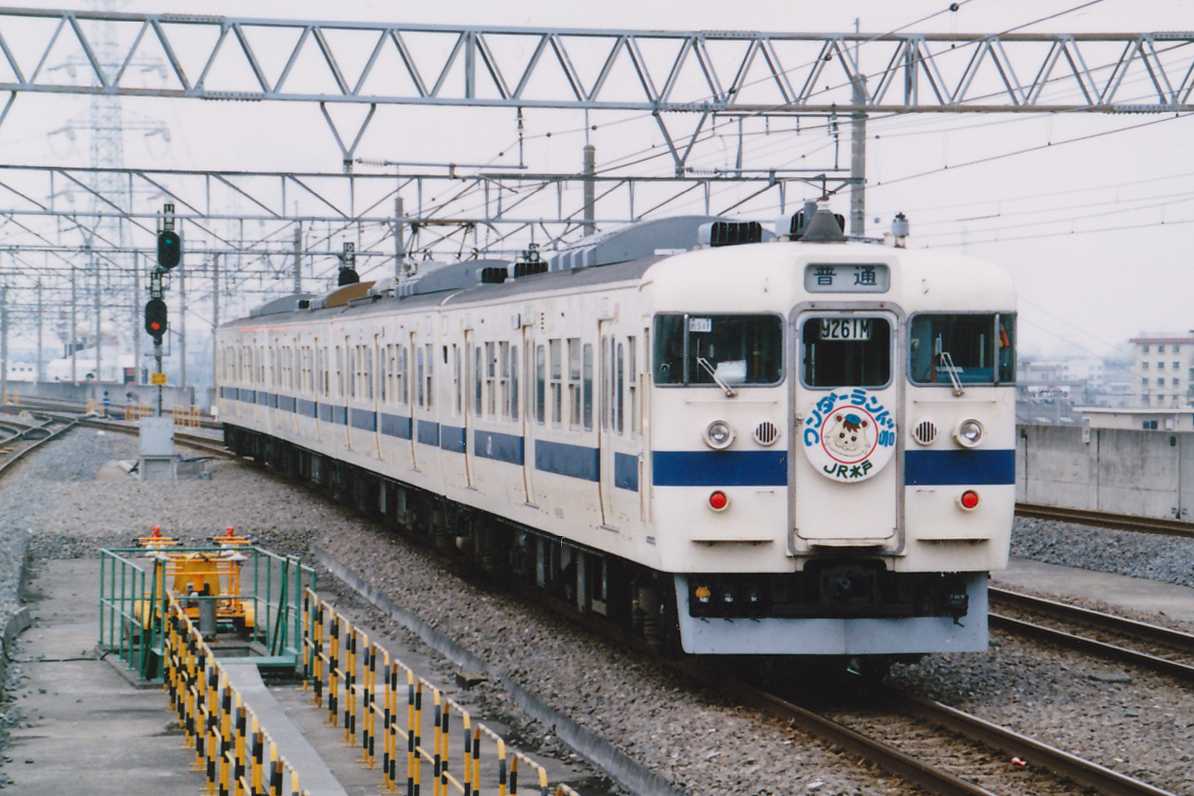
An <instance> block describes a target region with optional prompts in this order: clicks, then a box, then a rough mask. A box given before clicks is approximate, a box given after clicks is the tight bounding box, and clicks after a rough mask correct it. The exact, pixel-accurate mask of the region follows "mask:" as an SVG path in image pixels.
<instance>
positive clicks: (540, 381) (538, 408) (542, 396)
mask: <svg viewBox="0 0 1194 796" xmlns="http://www.w3.org/2000/svg"><path fill="white" fill-rule="evenodd" d="M546 392H547V356H546V355H545V353H544V351H543V346H542V345H539V346H536V347H535V422H537V423H538V424H539V425H543V422H544V415H545V414H546V411H547V400H546Z"/></svg>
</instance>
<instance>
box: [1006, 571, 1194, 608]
mask: <svg viewBox="0 0 1194 796" xmlns="http://www.w3.org/2000/svg"><path fill="white" fill-rule="evenodd" d="M991 585H993V586H1002V587H1004V588H1007V589H1019V590H1026V591H1033V592H1038V593H1044V594H1054V595H1057V596H1058V597H1059V598H1061V599H1066V598H1069V599H1075V598H1077V599H1083V600H1096V601H1099V602H1102V603H1106V604H1107V605H1111V606H1119V607H1123V608H1128V609H1131V610H1133V611H1139V612H1141V613H1151V614H1164V615H1165V616H1167V617H1169V618H1170V619H1176V620H1179V621H1183V622H1191V623H1194V589H1189V588H1186V587H1185V586H1175V585H1173V584H1172V583H1161V582H1159V581H1155V580H1148V579H1146V578H1130V577H1128V576H1126V575H1114V574H1111V573H1109V572H1094V571H1092V570H1089V569H1075V568H1073V567H1061V566H1057V565H1055V564H1044V563H1041V562H1040V561H1030V560H1028V559H1024V558H1013V559H1012V560H1011V562H1010V563H1009V565H1008V568H1007V569H1006V570H1003V571H1001V572H993V573H991Z"/></svg>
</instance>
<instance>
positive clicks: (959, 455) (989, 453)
mask: <svg viewBox="0 0 1194 796" xmlns="http://www.w3.org/2000/svg"><path fill="white" fill-rule="evenodd" d="M904 483H905V484H906V485H908V486H948V485H951V484H956V485H962V484H965V485H974V486H992V485H999V484H1014V483H1016V452H1015V451H1014V450H1011V449H1008V450H946V451H905V452H904Z"/></svg>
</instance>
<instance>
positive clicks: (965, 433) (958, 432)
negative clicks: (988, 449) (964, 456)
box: [954, 417, 985, 448]
mask: <svg viewBox="0 0 1194 796" xmlns="http://www.w3.org/2000/svg"><path fill="white" fill-rule="evenodd" d="M984 434H985V430H984V429H983V424H982V423H980V422H978V421H977V420H975V419H974V418H972V417H970V418H967V419H965V420H963V421H962V422H961V423H958V427H957V428H955V429H954V439H955V440H957V442H958V444H959V445H961V446H962V447H963V448H973V447H975V446H977V445H978V444H979V443H980V442H982V441H983V436H984Z"/></svg>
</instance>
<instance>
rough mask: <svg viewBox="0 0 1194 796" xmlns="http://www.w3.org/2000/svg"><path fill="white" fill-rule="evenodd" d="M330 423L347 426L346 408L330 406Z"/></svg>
mask: <svg viewBox="0 0 1194 796" xmlns="http://www.w3.org/2000/svg"><path fill="white" fill-rule="evenodd" d="M332 422H333V423H337V424H339V425H341V426H347V425H348V407H347V406H339V405H334V406H332Z"/></svg>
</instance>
